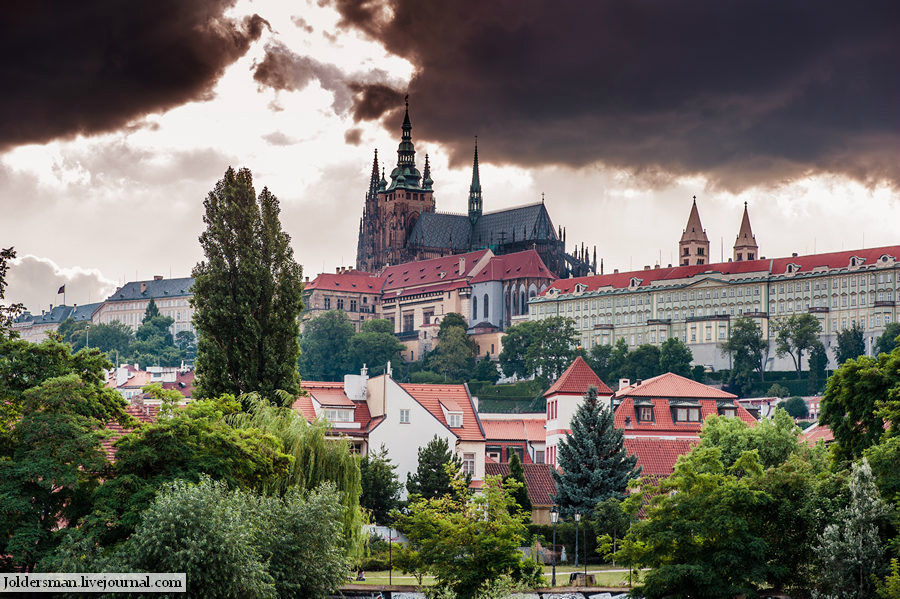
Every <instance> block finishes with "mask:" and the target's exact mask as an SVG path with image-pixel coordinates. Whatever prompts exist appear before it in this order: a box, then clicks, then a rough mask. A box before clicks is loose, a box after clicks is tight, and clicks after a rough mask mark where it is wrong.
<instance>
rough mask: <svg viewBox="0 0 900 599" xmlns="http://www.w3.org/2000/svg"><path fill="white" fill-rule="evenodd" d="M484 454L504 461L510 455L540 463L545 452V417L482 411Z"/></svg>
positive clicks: (499, 461) (544, 458) (503, 462)
mask: <svg viewBox="0 0 900 599" xmlns="http://www.w3.org/2000/svg"><path fill="white" fill-rule="evenodd" d="M480 417H481V424H482V426H484V443H485V450H484V451H485V456H486V459H487V460H488V462H489V463H490V462H496V463H498V464H505V463H507V462H509V460H510V458H511V457H512V454H513V453H515V454H517V455H518V456H519V460H520V461H521V462H522V463H523V464H543V463H544V462H545V461H546V457H545V456H546V452H547V430H546V429H545V425H546V423H547V418H546V416H545V415H544V414H543V413H541V414H481V416H480Z"/></svg>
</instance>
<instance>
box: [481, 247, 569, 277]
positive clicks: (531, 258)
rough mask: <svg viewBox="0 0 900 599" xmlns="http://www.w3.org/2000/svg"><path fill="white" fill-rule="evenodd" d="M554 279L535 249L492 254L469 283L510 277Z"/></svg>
mask: <svg viewBox="0 0 900 599" xmlns="http://www.w3.org/2000/svg"><path fill="white" fill-rule="evenodd" d="M526 277H529V278H545V279H556V277H555V276H554V275H553V273H551V272H550V269H549V268H547V265H546V264H544V261H543V260H541V256H540V255H539V254H538V253H537V252H536V251H535V250H525V251H524V252H515V253H512V254H504V255H502V256H494V257H493V258H491V259H490V260H489V261H488V263H487V264H486V265H485V266H484V268H481V269H479V271H478V272H477V273H475V276H474V277H472V280H471V281H470V282H471V283H481V282H484V281H508V280H510V279H524V278H526Z"/></svg>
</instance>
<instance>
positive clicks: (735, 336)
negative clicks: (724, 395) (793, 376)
mask: <svg viewBox="0 0 900 599" xmlns="http://www.w3.org/2000/svg"><path fill="white" fill-rule="evenodd" d="M719 347H720V349H721V350H722V352H723V353H725V354H727V355H729V356H731V371H730V374H729V379H728V387H729V389H731V390H732V391H733V392H734V393H737V394H738V395H744V394H745V393H746V391H747V390H748V389H749V386H750V378H751V376H752V374H753V373H754V372H758V373H759V376H760V380H763V376H764V372H765V369H764V366H765V359H766V353H767V352H768V349H769V343H768V341H767V340H766V339H765V338H763V334H762V328H761V327H760V326H759V323H757V322H756V320H754V319H752V318H749V317H747V316H740V317H738V318H736V319H735V320H733V321H732V322H731V326H730V327H729V333H728V340H727V341H725V342H724V343H722V344H721V345H720V346H719Z"/></svg>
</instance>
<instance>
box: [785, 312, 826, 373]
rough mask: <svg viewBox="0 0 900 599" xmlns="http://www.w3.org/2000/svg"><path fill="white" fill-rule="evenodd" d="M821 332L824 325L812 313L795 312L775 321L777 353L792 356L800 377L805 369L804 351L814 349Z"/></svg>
mask: <svg viewBox="0 0 900 599" xmlns="http://www.w3.org/2000/svg"><path fill="white" fill-rule="evenodd" d="M821 332H822V325H821V323H820V322H819V319H817V318H816V317H815V316H813V315H812V314H794V315H793V316H788V317H787V318H779V319H778V320H776V321H775V353H776V355H777V356H779V357H781V356H784V355H788V356H790V357H791V360H793V361H794V368H796V369H797V378H798V379H799V378H800V372H801V371H802V370H803V353H804V352H806V351H808V350H810V349H812V347H813V346H814V345H815V342H816V341H817V340H818V339H817V338H818V335H819V334H820V333H821Z"/></svg>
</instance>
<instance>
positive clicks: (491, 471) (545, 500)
mask: <svg viewBox="0 0 900 599" xmlns="http://www.w3.org/2000/svg"><path fill="white" fill-rule="evenodd" d="M522 467H523V468H524V469H525V486H526V487H527V488H528V499H530V500H531V504H532V505H533V506H537V507H543V506H548V505H553V496H554V495H556V483H555V482H554V481H553V475H552V474H551V473H550V466H549V465H548V464H522ZM484 473H485V474H488V475H490V476H498V475H499V476H506V475H507V474H509V464H508V463H506V464H497V463H492V462H488V461H486V460H485V464H484Z"/></svg>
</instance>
